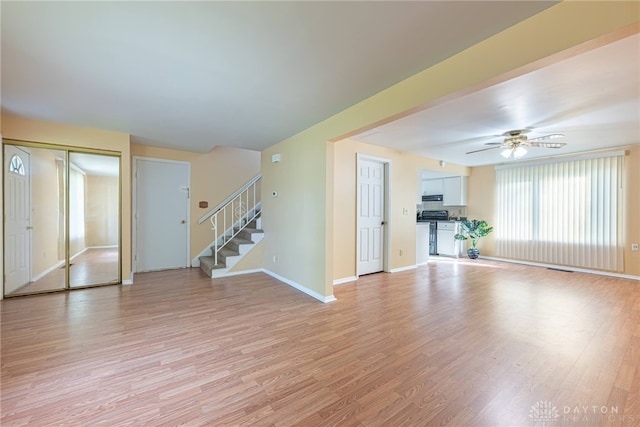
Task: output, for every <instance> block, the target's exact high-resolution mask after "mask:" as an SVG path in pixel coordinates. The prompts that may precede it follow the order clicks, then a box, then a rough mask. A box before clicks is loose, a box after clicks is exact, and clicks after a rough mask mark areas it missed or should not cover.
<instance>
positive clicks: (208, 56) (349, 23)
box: [0, 0, 637, 164]
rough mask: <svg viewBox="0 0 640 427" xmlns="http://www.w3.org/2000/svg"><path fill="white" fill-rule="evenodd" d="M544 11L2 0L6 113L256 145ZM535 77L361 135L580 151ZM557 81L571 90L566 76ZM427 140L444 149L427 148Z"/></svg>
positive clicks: (521, 6) (166, 142) (567, 110)
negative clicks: (544, 142) (532, 132)
mask: <svg viewBox="0 0 640 427" xmlns="http://www.w3.org/2000/svg"><path fill="white" fill-rule="evenodd" d="M554 3H556V2H543V1H518V0H516V1H496V2H485V1H468V2H463V1H453V2H452V1H421V2H398V1H388V2H384V1H381V2H349V1H344V2H306V1H302V2H204V1H203V2H183V1H179V2H144V1H143V2H59V1H52V2H46V1H44V2H29V1H2V2H0V7H1V19H2V21H1V24H2V28H1V36H2V57H1V60H2V61H1V71H2V78H1V83H2V92H1V94H2V97H1V101H2V108H3V109H4V110H6V111H8V112H10V113H14V114H17V115H22V116H26V117H30V118H35V119H41V120H50V121H55V122H59V123H65V124H71V125H78V126H87V127H92V128H99V129H107V130H113V131H120V132H125V133H129V134H131V135H132V140H133V141H134V142H137V143H142V144H148V145H156V146H160V147H167V148H177V149H184V150H190V151H197V152H206V151H208V150H210V149H211V148H212V147H214V146H216V145H227V146H236V147H242V148H250V149H257V150H260V149H264V148H266V147H268V146H270V145H272V144H274V143H276V142H278V141H280V140H282V139H285V138H286V137H289V136H291V135H293V134H295V133H297V132H299V131H301V130H304V129H306V128H308V127H309V126H311V125H313V124H316V123H318V122H320V121H322V120H323V119H325V118H327V117H330V116H332V115H334V114H336V113H338V112H339V111H341V110H343V109H345V108H347V107H349V106H351V105H353V104H356V103H357V102H359V101H361V100H363V99H365V98H367V97H369V96H371V95H373V94H375V93H377V92H379V91H381V90H382V89H385V88H387V87H389V86H391V85H392V84H394V83H396V82H398V81H401V80H403V79H404V78H406V77H409V76H411V75H413V74H415V73H417V72H419V71H421V70H423V69H425V68H427V67H429V66H430V65H433V64H435V63H438V62H440V61H441V60H443V59H445V58H447V57H449V56H451V55H453V54H455V53H457V52H459V51H461V50H463V49H465V48H467V47H469V46H472V45H474V44H476V43H477V42H479V41H481V40H483V39H485V38H487V37H489V36H491V35H493V34H496V33H498V32H500V31H502V30H504V29H505V28H508V27H510V26H512V25H514V24H516V23H517V22H519V21H521V20H523V19H526V18H527V17H529V16H531V15H534V14H536V13H538V12H540V11H542V10H544V9H545V8H547V7H550V6H551V5H553V4H554ZM602 68H603V69H604V70H603V71H604V72H606V73H612V74H616V73H618V72H619V71H618V70H617V69H612V70H608V69H606V64H603V67H602ZM628 71H629V70H627V72H628ZM635 76H636V77H637V68H636V74H635ZM564 77H567V76H564ZM557 78H558V79H559V78H560V77H557ZM525 80H526V79H525ZM538 80H539V79H538ZM538 80H534V81H523V82H522V83H518V84H517V88H518V92H517V93H515V94H514V93H513V92H512V91H511V90H510V89H509V88H508V87H506V86H505V87H502V88H501V89H500V88H496V89H494V90H491V91H489V92H487V93H486V94H484V95H483V94H476V95H474V97H473V98H470V99H473V101H472V102H469V104H470V105H474V106H476V107H477V109H476V110H473V111H472V110H470V109H465V110H463V111H461V110H460V109H458V108H455V104H452V105H443V106H440V107H439V108H437V109H434V110H433V112H432V113H431V114H428V112H425V114H426V115H425V116H421V117H422V118H421V117H416V118H415V119H414V121H413V123H412V124H409V123H410V119H408V120H409V121H404V122H403V123H405V124H406V125H407V126H408V127H409V128H414V130H415V131H417V133H412V132H411V131H409V130H404V131H403V130H402V129H401V128H400V127H401V126H403V125H402V124H397V125H396V126H397V127H395V128H394V127H393V125H392V126H390V127H387V128H386V129H385V130H384V133H382V134H379V137H376V138H374V139H368V141H369V142H372V143H380V144H389V142H390V141H391V139H389V138H391V137H390V136H391V135H393V134H395V133H398V132H404V133H405V134H406V136H407V137H406V141H404V142H403V144H404V145H403V147H404V148H405V149H408V150H409V149H410V150H414V149H418V150H423V151H424V153H425V154H429V153H434V155H435V154H438V157H441V158H443V159H447V160H450V161H457V162H459V163H465V164H468V163H470V162H471V163H473V160H467V159H472V158H471V157H463V156H460V154H459V150H455V149H454V147H457V146H458V145H460V149H461V150H462V151H464V150H466V149H467V146H466V145H464V144H458V141H460V140H462V139H466V138H472V137H477V136H479V135H491V134H495V133H502V132H504V131H505V130H507V129H508V128H511V127H514V126H515V127H522V126H534V127H538V128H540V130H542V131H545V132H546V131H547V130H549V129H556V128H557V130H558V131H563V132H565V133H567V134H568V138H567V140H568V142H569V143H570V144H571V146H572V147H573V146H577V145H578V144H582V143H583V142H584V140H583V139H582V137H583V134H579V135H578V134H576V136H574V135H573V134H571V133H570V131H573V130H574V126H577V125H578V123H577V122H575V121H570V122H567V121H566V120H570V119H571V118H572V115H575V114H577V111H576V110H580V109H581V108H582V103H580V102H577V103H576V102H569V101H566V100H565V101H563V103H562V108H561V107H559V106H553V105H552V106H551V109H550V108H549V103H553V99H551V98H549V97H547V98H545V99H544V100H541V101H538V102H536V103H533V104H532V103H531V102H530V100H529V97H530V96H531V95H532V94H533V95H535V96H539V95H540V92H541V91H540V87H539V86H535V89H536V90H532V88H531V85H532V84H535V85H537V84H538V83H539V81H538ZM565 80H571V79H569V78H565ZM632 80H633V79H632ZM606 81H607V82H611V81H614V77H613V76H611V77H608V78H607V80H606ZM631 83H633V81H632V82H631ZM636 83H637V82H636ZM558 85H560V88H559V89H560V91H561V92H562V93H564V94H571V95H575V90H577V88H574V89H571V88H569V87H568V86H572V87H576V85H575V82H571V81H563V82H560V83H558ZM565 86H567V89H564V87H565ZM603 86H604V85H602V84H598V89H599V90H602V89H603ZM546 88H547V89H554V86H547V87H546ZM636 89H637V88H636ZM605 90H606V88H605ZM545 91H546V89H545ZM493 98H495V99H493ZM488 99H491V102H487V100H488ZM580 99H582V100H584V99H590V98H589V96H588V95H587V94H581V96H580ZM636 100H637V96H636ZM628 101H629V102H632V100H628ZM461 102H462V101H461ZM545 103H546V104H545ZM459 105H460V104H458V107H459ZM495 105H508V106H510V108H511V110H505V111H501V112H496V111H493V109H492V108H493V107H494V106H495ZM528 105H535V112H528V111H524V110H523V109H525V108H530V107H527V106H528ZM543 110H544V114H543V113H542V111H543ZM525 113H526V114H525ZM534 113H535V114H534ZM551 113H553V114H556V113H557V114H560V115H561V117H562V120H552V118H551V117H549V116H548V115H547V114H551ZM518 115H521V117H522V120H516V117H517V116H518ZM443 117H444V118H446V119H445V120H444V121H442V122H440V121H441V119H442V118H443ZM423 119H424V120H425V121H424V123H423V122H422V120H423ZM585 119H586V117H585ZM592 123H593V122H592V121H589V122H587V123H585V125H587V126H586V127H588V129H589V132H588V134H589V135H591V134H592V127H589V126H590V125H591V124H592ZM441 124H446V126H444V127H442V126H441ZM609 130H610V129H609V128H606V132H604V133H603V135H604V136H606V137H609V136H610V135H611V134H610V133H609ZM577 131H578V129H576V132H577ZM426 135H429V137H426ZM396 141H397V140H394V144H395V143H396ZM437 144H447V145H446V148H436V147H430V148H429V146H431V145H437ZM425 150H432V151H425ZM463 160H464V161H463Z"/></svg>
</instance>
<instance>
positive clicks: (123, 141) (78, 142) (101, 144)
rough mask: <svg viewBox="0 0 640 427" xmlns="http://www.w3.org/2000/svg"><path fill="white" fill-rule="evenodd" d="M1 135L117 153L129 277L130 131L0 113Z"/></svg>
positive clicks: (125, 270)
mask: <svg viewBox="0 0 640 427" xmlns="http://www.w3.org/2000/svg"><path fill="white" fill-rule="evenodd" d="M1 131H2V137H3V138H5V139H15V140H23V141H32V142H41V143H48V144H56V145H64V146H70V147H81V148H89V149H100V150H107V151H113V152H115V153H119V154H120V156H121V162H122V176H121V179H122V194H121V204H122V280H123V281H126V280H129V278H130V277H131V163H130V159H131V158H130V154H129V145H130V142H129V135H127V134H124V133H119V132H110V131H104V130H97V129H88V128H81V127H77V126H68V125H63V124H59V123H51V122H44V121H40V120H32V119H27V118H23V117H17V116H14V115H11V114H8V113H6V112H3V113H2V130H1Z"/></svg>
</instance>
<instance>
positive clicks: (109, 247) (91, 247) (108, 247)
mask: <svg viewBox="0 0 640 427" xmlns="http://www.w3.org/2000/svg"><path fill="white" fill-rule="evenodd" d="M113 248H116V249H117V248H118V245H105V246H87V247H86V248H85V250H86V249H113Z"/></svg>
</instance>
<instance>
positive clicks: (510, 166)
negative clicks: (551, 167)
mask: <svg viewBox="0 0 640 427" xmlns="http://www.w3.org/2000/svg"><path fill="white" fill-rule="evenodd" d="M624 154H625V152H624V150H622V151H606V152H601V153H588V154H583V155H578V156H567V157H554V158H551V159H545V160H539V161H531V162H516V163H509V164H500V165H497V166H496V167H495V170H503V169H513V168H526V167H529V166H539V165H548V164H552V163H565V162H574V161H576V160H587V159H602V158H604V157H616V156H624Z"/></svg>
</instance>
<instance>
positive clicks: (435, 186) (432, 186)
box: [422, 179, 443, 196]
mask: <svg viewBox="0 0 640 427" xmlns="http://www.w3.org/2000/svg"><path fill="white" fill-rule="evenodd" d="M442 190H443V188H442V180H441V179H425V180H424V181H422V194H423V195H424V196H432V195H434V194H443V193H442Z"/></svg>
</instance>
